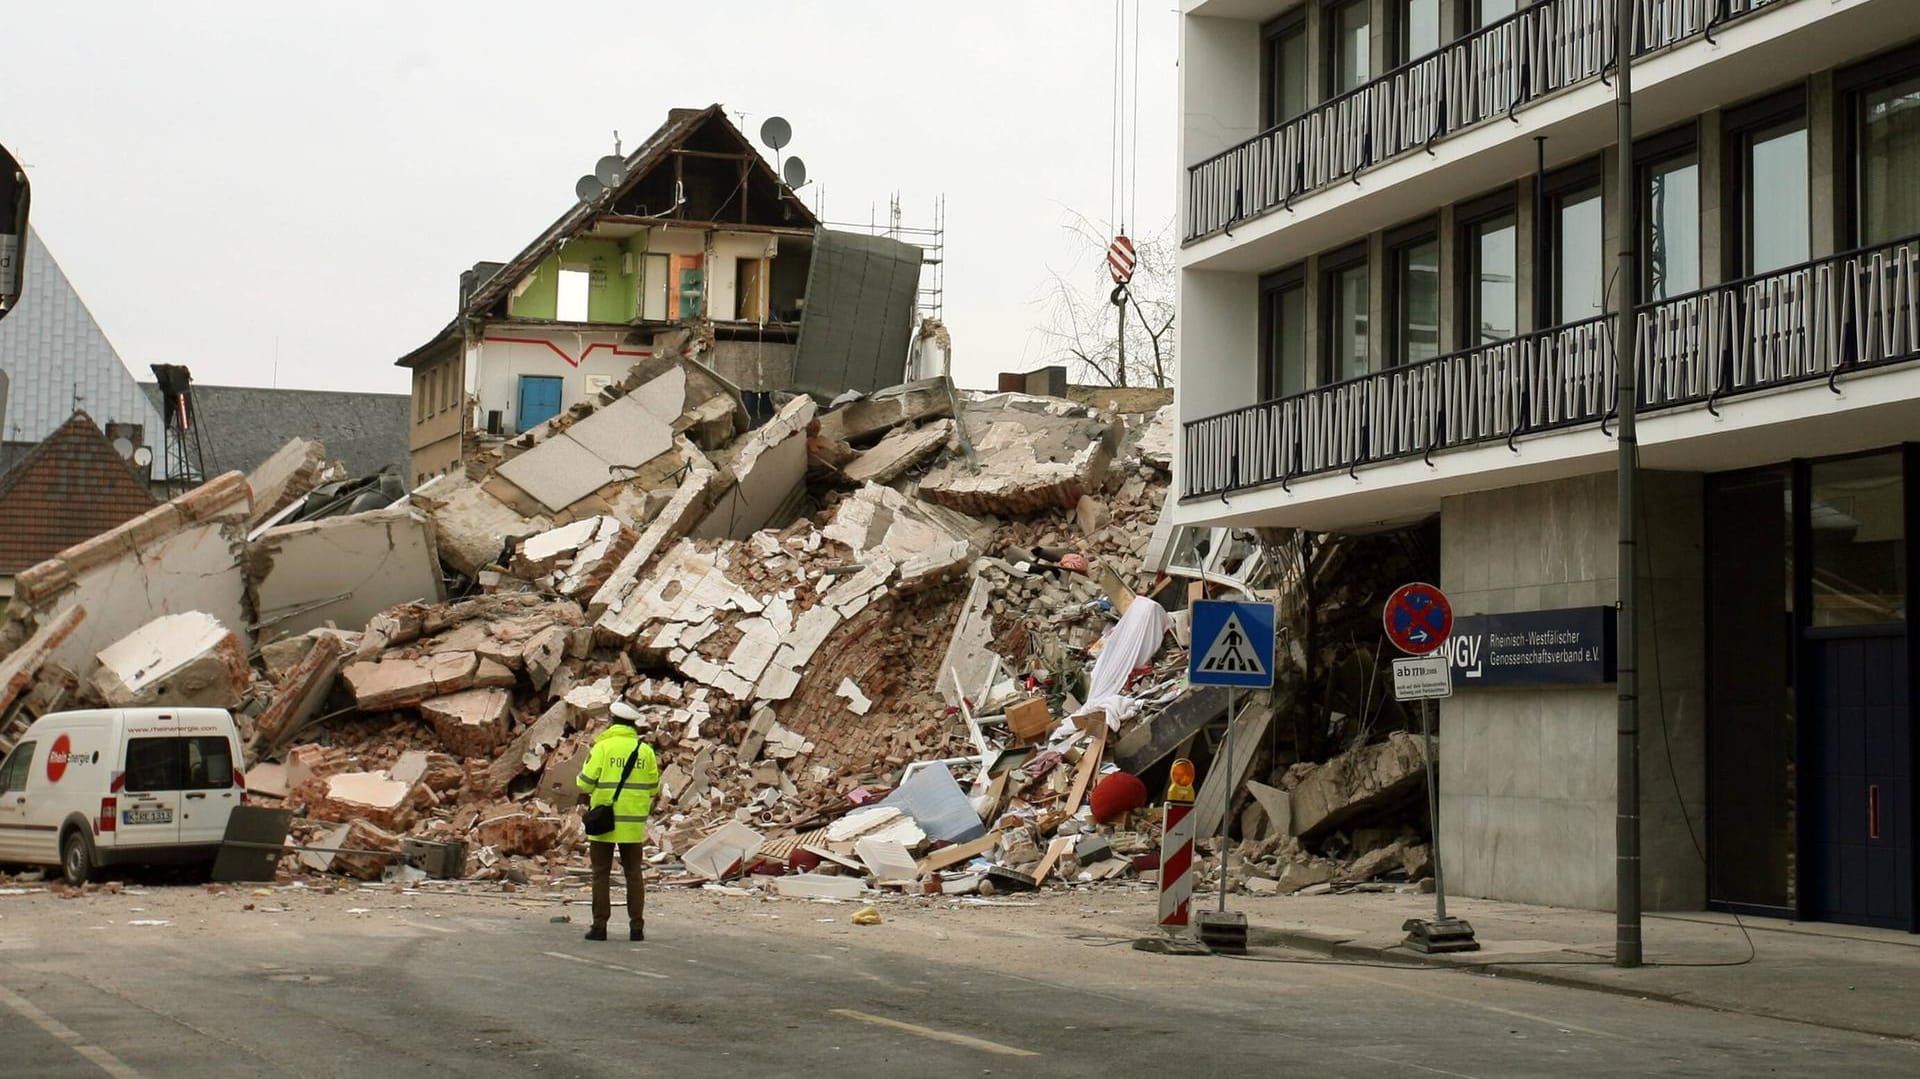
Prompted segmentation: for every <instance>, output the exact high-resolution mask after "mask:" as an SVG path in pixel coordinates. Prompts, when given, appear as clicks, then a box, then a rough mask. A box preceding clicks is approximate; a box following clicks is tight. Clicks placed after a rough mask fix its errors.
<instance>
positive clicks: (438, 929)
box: [400, 922, 459, 933]
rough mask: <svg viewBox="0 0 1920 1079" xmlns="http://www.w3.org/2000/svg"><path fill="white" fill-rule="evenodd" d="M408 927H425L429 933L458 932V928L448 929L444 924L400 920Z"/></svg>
mask: <svg viewBox="0 0 1920 1079" xmlns="http://www.w3.org/2000/svg"><path fill="white" fill-rule="evenodd" d="M400 924H401V925H404V926H406V927H407V928H408V929H425V930H427V931H428V932H430V933H458V932H459V930H458V929H448V928H447V927H446V926H444V925H427V924H426V923H424V922H401V923H400Z"/></svg>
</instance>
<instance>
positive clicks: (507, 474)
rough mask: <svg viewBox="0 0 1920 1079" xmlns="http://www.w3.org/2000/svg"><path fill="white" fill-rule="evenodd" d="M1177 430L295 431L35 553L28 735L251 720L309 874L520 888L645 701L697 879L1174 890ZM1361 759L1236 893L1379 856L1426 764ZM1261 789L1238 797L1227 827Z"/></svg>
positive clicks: (1306, 879)
mask: <svg viewBox="0 0 1920 1079" xmlns="http://www.w3.org/2000/svg"><path fill="white" fill-rule="evenodd" d="M1172 437H1173V431H1172V416H1171V409H1170V408H1169V407H1165V406H1162V407H1160V408H1159V409H1158V411H1157V412H1152V413H1143V414H1135V415H1130V416H1121V415H1116V414H1110V413H1107V412H1103V411H1100V410H1098V409H1096V408H1093V407H1089V406H1087V405H1084V404H1079V403H1076V402H1074V401H1072V400H1067V399H1060V398H1046V397H1033V396H1026V395H1021V394H994V395H986V394H979V393H964V392H956V391H955V390H954V389H953V388H952V387H951V386H950V385H949V383H948V382H947V381H946V380H945V379H942V378H936V379H932V380H929V381H924V382H919V383H912V384H908V385H904V386H900V387H896V388H894V389H892V390H886V391H882V392H879V393H876V394H874V395H872V396H869V397H862V398H858V399H855V400H852V401H850V402H847V403H843V404H840V405H839V407H836V408H832V409H830V410H828V409H822V408H821V407H820V406H818V405H817V404H816V402H815V400H814V399H812V398H810V397H806V396H799V397H795V398H793V399H791V400H788V401H786V402H785V403H784V404H782V405H781V406H780V407H779V408H778V410H777V413H776V414H774V415H773V416H772V418H771V419H770V420H769V421H768V422H766V423H764V424H762V425H761V426H759V427H758V428H752V429H750V426H749V421H748V417H747V414H746V412H745V410H744V409H743V407H742V404H741V398H740V395H739V393H738V392H737V391H736V390H735V389H734V388H733V387H732V386H730V385H728V384H727V383H725V382H724V381H723V380H722V379H720V378H719V376H718V375H716V374H715V373H714V372H713V371H712V370H710V369H708V368H706V367H705V366H703V365H701V364H700V363H698V362H697V361H696V360H694V359H691V358H688V357H686V356H681V357H677V358H653V359H649V360H646V361H643V362H642V363H641V364H639V365H637V366H635V367H634V368H633V370H632V372H631V373H630V375H629V377H628V378H626V379H625V380H624V381H623V382H622V383H620V384H618V385H615V386H613V387H611V388H609V389H608V390H606V391H604V392H602V393H601V394H599V395H598V396H597V397H596V399H594V400H593V401H592V402H590V403H585V404H582V405H579V406H576V407H574V408H573V409H571V410H569V411H567V412H565V413H563V414H562V415H560V416H558V417H556V418H555V419H553V420H552V421H550V422H548V423H546V424H545V425H543V426H542V427H540V428H539V429H538V430H535V431H533V432H530V433H528V434H526V435H523V436H520V437H518V438H516V439H514V440H511V441H509V442H507V443H505V444H503V445H501V446H499V447H497V448H496V449H494V450H490V451H482V456H481V457H480V459H479V460H477V461H474V462H471V463H470V467H469V469H468V470H467V472H466V473H465V474H462V475H457V476H443V477H440V478H438V479H435V480H432V481H430V482H428V483H426V484H425V485H423V486H422V487H420V488H419V489H418V490H415V491H413V492H411V493H409V492H406V491H403V490H401V489H400V487H399V485H398V484H397V483H396V482H395V481H394V480H393V478H392V477H388V476H381V477H374V478H371V479H363V480H348V479H347V478H345V477H344V476H343V475H341V474H340V471H339V469H338V468H337V466H329V465H328V464H327V462H326V456H325V451H324V449H323V447H321V446H320V445H318V444H316V443H313V442H307V441H299V440H296V441H295V442H293V443H290V444H289V445H288V446H287V447H285V449H283V450H282V451H281V452H280V453H279V454H277V455H276V456H275V457H273V458H272V459H271V460H269V461H268V462H267V463H266V464H264V465H263V466H261V468H260V469H258V470H257V471H255V472H254V473H253V474H252V475H250V476H242V475H240V474H238V473H229V474H227V475H223V476H219V477H216V478H214V479H212V480H210V481H208V482H207V483H205V484H204V485H202V486H201V487H199V488H197V489H195V490H192V491H190V492H188V493H186V494H184V495H182V496H180V497H178V498H176V499H174V500H172V501H171V502H168V503H166V504H165V505H162V506H160V507H158V508H156V509H154V510H153V511H152V512H150V513H147V514H145V515H144V516H142V517H139V518H137V519H135V520H133V521H130V522H128V523H127V524H125V525H123V526H121V527H120V528H117V529H115V530H113V531H112V532H109V533H106V534H104V535H101V536H99V537H96V538H95V539H93V540H89V541H87V542H86V543H82V544H80V545H78V546H76V547H73V548H71V549H69V550H67V551H64V552H62V553H61V554H60V555H59V556H58V557H56V558H54V559H52V560H50V561H48V562H46V563H43V564H41V565H39V566H36V567H34V568H32V569H30V570H28V571H26V572H24V573H22V574H20V575H19V578H18V580H17V584H16V592H15V596H14V599H13V602H12V606H11V609H10V611H9V617H8V622H7V625H6V627H5V630H4V633H5V635H6V637H5V640H4V641H0V646H4V647H6V649H7V652H8V654H7V655H6V656H5V658H4V659H3V660H0V716H5V717H7V718H6V720H5V721H0V748H3V744H4V742H5V740H6V739H7V738H8V737H16V738H17V736H18V732H19V730H20V729H21V728H22V727H23V726H24V724H25V722H27V721H28V720H29V719H30V718H31V717H32V716H34V715H37V714H43V713H45V712H46V711H49V710H53V709H57V708H64V707H75V706H86V705H106V706H125V705H136V704H138V705H152V704H177V705H210V706H219V707H225V708H230V709H233V710H234V711H235V713H236V715H237V716H238V717H239V718H240V723H241V729H242V733H243V738H244V740H245V743H246V745H247V747H248V756H249V760H248V765H249V768H248V770H247V772H246V778H247V784H248V788H249V796H250V798H251V800H252V801H254V802H256V803H264V804H268V805H284V806H286V807H288V808H293V809H295V810H296V812H297V822H296V825H295V838H296V841H297V842H301V843H302V844H303V845H305V846H311V847H316V848H321V850H318V851H309V852H302V853H299V854H298V855H297V856H296V855H294V854H289V855H288V856H286V857H285V858H284V859H283V860H282V863H281V870H280V871H281V874H282V875H283V876H287V877H291V876H298V875H302V874H312V873H322V872H337V873H344V874H347V875H350V876H355V877H361V878H376V877H378V876H379V875H380V874H381V872H382V870H383V869H384V868H385V866H386V864H387V863H388V862H389V861H390V859H386V858H382V857H379V856H372V855H362V854H354V853H333V851H337V850H340V849H345V850H348V851H355V850H358V851H399V850H400V849H401V846H402V844H403V843H404V842H406V841H407V840H409V839H412V840H414V841H416V842H417V841H420V840H451V841H459V842H462V843H464V844H465V845H466V849H467V850H468V851H469V852H470V853H469V856H468V862H467V865H466V867H465V868H466V873H467V875H468V876H470V877H474V878H482V879H504V880H512V881H518V882H522V883H524V882H527V881H529V880H531V879H534V878H536V877H539V876H543V875H544V876H545V877H547V878H548V879H552V878H553V877H554V876H555V875H558V874H563V873H565V872H567V871H568V869H569V867H577V866H578V865H579V864H581V862H582V861H583V860H584V852H585V840H584V837H583V835H582V834H581V828H580V823H579V818H578V816H577V814H575V813H574V812H573V811H572V805H573V801H574V786H573V779H574V777H575V775H576V774H577V772H578V770H579V768H580V766H581V763H582V761H583V760H584V758H585V754H586V751H587V748H588V746H589V745H590V743H591V740H592V738H593V735H594V734H595V732H596V731H597V730H598V729H599V728H600V727H601V726H602V725H603V724H604V722H605V719H606V714H607V710H608V708H609V707H610V706H611V705H612V704H613V702H614V701H616V700H619V699H622V698H624V699H625V700H627V701H630V702H633V703H634V704H636V705H638V706H641V707H642V709H643V711H644V712H645V713H646V715H647V716H648V730H647V731H646V734H645V736H646V737H648V738H649V739H650V740H651V741H652V743H653V744H654V745H655V746H656V747H657V749H658V751H659V753H660V757H661V763H662V769H663V779H662V787H661V792H660V799H661V802H662V804H661V806H660V807H659V808H658V809H657V811H656V815H655V823H654V827H653V831H652V834H651V836H650V843H651V844H652V846H653V847H654V848H655V850H654V851H653V852H652V854H651V859H650V860H651V862H652V864H653V869H652V871H651V872H652V873H653V874H654V875H655V876H656V878H658V879H661V880H664V881H666V882H669V883H671V882H675V881H680V882H687V883H705V882H720V881H724V880H729V879H733V878H738V877H743V876H744V877H745V878H747V881H748V882H749V883H756V886H759V887H764V888H766V889H769V890H771V891H772V892H775V893H777V894H780V895H797V896H810V897H821V896H825V897H843V896H844V897H855V896H858V895H860V894H862V893H863V892H865V891H866V890H867V889H869V888H871V887H880V888H899V889H904V890H909V891H912V892H914V893H930V892H939V893H947V894H951V893H959V892H975V891H978V892H991V891H995V890H1005V889H1010V888H1011V889H1031V888H1034V887H1037V886H1041V885H1044V884H1047V883H1049V882H1050V881H1055V880H1059V881H1067V882H1091V881H1105V880H1115V879H1140V878H1144V879H1148V880H1150V879H1152V876H1153V871H1154V869H1155V867H1156V866H1157V860H1156V854H1155V852H1156V851H1157V849H1158V827H1157V823H1156V821H1155V816H1154V813H1153V811H1152V810H1151V809H1150V808H1149V807H1148V806H1146V805H1145V804H1143V803H1145V802H1147V801H1148V799H1147V797H1146V793H1145V792H1146V787H1145V785H1144V784H1143V783H1142V782H1141V778H1140V777H1144V778H1145V779H1147V780H1149V781H1151V782H1153V783H1155V784H1159V783H1162V782H1163V781H1164V768H1165V762H1166V761H1167V760H1169V759H1170V755H1171V754H1172V753H1173V751H1174V750H1176V749H1178V748H1180V747H1181V746H1183V745H1184V744H1188V743H1191V742H1192V740H1193V737H1194V735H1195V734H1196V733H1197V732H1199V731H1200V730H1201V729H1202V728H1203V727H1204V726H1206V725H1207V723H1208V722H1209V721H1216V720H1219V719H1221V718H1223V716H1224V707H1222V706H1221V705H1220V702H1219V700H1218V697H1217V696H1216V695H1213V694H1210V693H1209V692H1206V691H1201V692H1191V691H1189V690H1188V689H1187V687H1186V686H1185V684H1184V678H1183V675H1184V670H1185V663H1186V660H1185V651H1184V649H1183V648H1182V647H1180V645H1179V644H1178V643H1177V640H1178V633H1177V632H1176V625H1177V623H1178V617H1177V616H1170V615H1169V614H1168V611H1167V609H1166V607H1168V606H1175V607H1178V606H1184V604H1185V600H1186V595H1187V592H1188V585H1187V582H1185V581H1176V580H1172V579H1169V578H1166V577H1164V576H1160V575H1158V574H1157V573H1156V572H1154V571H1155V570H1157V568H1158V567H1157V565H1154V566H1143V555H1144V554H1146V553H1147V552H1148V548H1149V546H1150V544H1151V543H1152V542H1153V541H1154V540H1155V532H1156V529H1155V524H1156V521H1157V520H1158V517H1159V511H1160V508H1161V505H1162V502H1163V501H1164V499H1165V498H1166V496H1167V491H1168V479H1169V476H1168V472H1169V467H1170V463H1171V461H1170V451H1171V447H1172ZM1161 543H1162V545H1163V546H1164V543H1165V539H1164V534H1163V535H1162V537H1161ZM1156 558H1157V556H1156ZM1136 589H1141V590H1145V591H1147V592H1148V593H1150V594H1147V595H1141V594H1136ZM1156 589H1157V591H1156ZM1155 596H1158V597H1159V599H1156V598H1154V597H1155ZM1161 599H1164V600H1166V601H1167V602H1166V603H1165V604H1163V603H1162V602H1160V600H1161ZM1265 707H1266V706H1265V705H1264V704H1256V705H1255V706H1254V707H1253V708H1252V709H1250V710H1249V711H1248V712H1246V713H1244V714H1243V715H1242V716H1240V717H1237V718H1236V719H1235V722H1236V723H1238V724H1241V725H1243V726H1247V727H1258V728H1260V729H1264V728H1265V724H1266V716H1267V713H1266V712H1265V711H1264V710H1263V709H1264V708H1265ZM1249 733H1253V734H1254V735H1255V736H1254V737H1249V738H1245V739H1242V742H1243V743H1244V744H1245V745H1248V746H1253V745H1257V744H1258V743H1259V742H1260V741H1261V739H1260V738H1259V737H1258V731H1250V732H1249ZM1359 753H1360V754H1361V755H1363V756H1365V757H1366V758H1367V759H1365V760H1357V761H1351V762H1347V763H1346V764H1344V765H1339V766H1338V767H1329V768H1323V769H1317V770H1309V771H1304V772H1303V771H1301V770H1299V769H1295V770H1294V771H1292V772H1289V773H1288V778H1286V779H1285V780H1283V787H1285V788H1291V789H1283V787H1272V786H1267V785H1264V784H1259V783H1255V784H1253V785H1252V786H1251V791H1252V793H1253V796H1254V797H1253V798H1252V800H1251V801H1250V802H1248V806H1249V810H1248V812H1247V813H1246V814H1245V815H1244V819H1240V820H1236V821H1235V824H1236V826H1237V828H1238V831H1239V833H1240V836H1241V839H1242V842H1241V843H1240V845H1239V847H1238V848H1237V855H1236V862H1235V863H1234V865H1233V866H1232V867H1231V868H1232V871H1233V873H1234V878H1235V881H1236V882H1241V881H1248V882H1251V883H1250V884H1249V886H1250V887H1254V888H1261V889H1265V890H1276V889H1292V888H1297V887H1305V886H1308V885H1318V884H1324V883H1326V882H1331V881H1334V880H1336V879H1339V878H1341V877H1343V876H1351V875H1352V873H1351V872H1349V871H1348V868H1347V867H1345V866H1343V865H1340V864H1337V863H1335V862H1332V861H1330V860H1328V859H1326V858H1322V857H1319V856H1318V855H1316V854H1313V853H1310V852H1309V851H1308V850H1307V848H1306V847H1305V846H1303V842H1305V840H1306V838H1307V837H1309V836H1311V835H1312V834H1313V833H1314V830H1323V831H1324V830H1325V829H1327V828H1330V827H1332V826H1333V825H1335V824H1338V823H1339V821H1340V818H1341V817H1342V816H1343V815H1345V816H1349V817H1351V816H1353V815H1354V814H1355V812H1356V811H1357V810H1356V807H1362V808H1363V807H1364V806H1366V805H1368V804H1373V803H1376V802H1385V801H1389V800H1393V799H1396V798H1401V797H1402V796H1404V794H1405V793H1406V790H1407V789H1408V786H1409V784H1417V782H1418V780H1419V766H1420V765H1419V761H1420V757H1419V754H1418V753H1417V752H1413V751H1412V750H1410V749H1409V748H1408V747H1407V745H1406V744H1403V743H1402V742H1401V741H1397V740H1391V741H1389V742H1387V743H1384V744H1381V745H1377V746H1373V747H1368V748H1365V749H1363V750H1361V751H1359ZM1376 758H1377V759H1376ZM1233 763H1234V764H1235V765H1237V766H1238V768H1237V774H1236V776H1235V778H1245V777H1246V775H1247V774H1248V772H1249V771H1250V770H1251V769H1252V767H1253V765H1254V760H1253V757H1252V756H1251V755H1245V756H1240V755H1237V759H1236V761H1235V762H1233ZM1156 767H1157V768H1158V769H1159V772H1158V773H1155V771H1154V769H1155V768H1156ZM1214 771H1215V772H1217V773H1219V774H1220V775H1222V776H1224V775H1225V773H1226V771H1227V769H1226V768H1225V767H1222V768H1218V769H1214ZM1324 780H1330V781H1324ZM1151 800H1152V801H1154V802H1157V801H1158V798H1157V797H1155V798H1153V799H1151ZM1096 808H1097V810H1098V812H1097V813H1096ZM1223 808H1224V807H1223V792H1222V791H1221V790H1220V789H1217V784H1213V783H1211V782H1210V784H1209V786H1208V787H1207V788H1206V791H1203V793H1202V798H1201V811H1202V819H1201V821H1200V830H1201V832H1202V834H1211V833H1212V831H1213V829H1214V825H1215V823H1216V822H1217V821H1218V819H1219V815H1220V813H1221V812H1222V810H1223ZM1236 808H1237V806H1236ZM1376 831H1377V829H1376ZM1340 846H1341V848H1342V850H1344V851H1345V852H1347V853H1349V854H1351V853H1354V852H1355V851H1356V850H1357V848H1356V846H1355V845H1354V844H1353V843H1352V842H1351V841H1350V837H1345V838H1343V839H1342V841H1341V844H1340ZM1424 850H1425V848H1424V846H1422V845H1421V843H1420V841H1419V840H1418V837H1417V836H1414V835H1412V834H1407V835H1404V836H1402V835H1398V834H1395V833H1393V832H1385V833H1382V834H1381V835H1378V836H1375V837H1373V841H1371V842H1370V844H1369V845H1368V849H1367V850H1365V851H1363V852H1360V853H1361V854H1363V857H1362V859H1361V860H1362V862H1364V863H1365V864H1364V865H1360V866H1356V867H1354V870H1353V871H1354V872H1359V871H1363V870H1364V871H1365V872H1367V873H1369V874H1372V873H1395V872H1403V873H1405V874H1409V875H1411V876H1413V877H1414V878H1417V877H1418V876H1419V875H1420V874H1421V873H1422V872H1423V871H1424V859H1425V854H1424Z"/></svg>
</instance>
